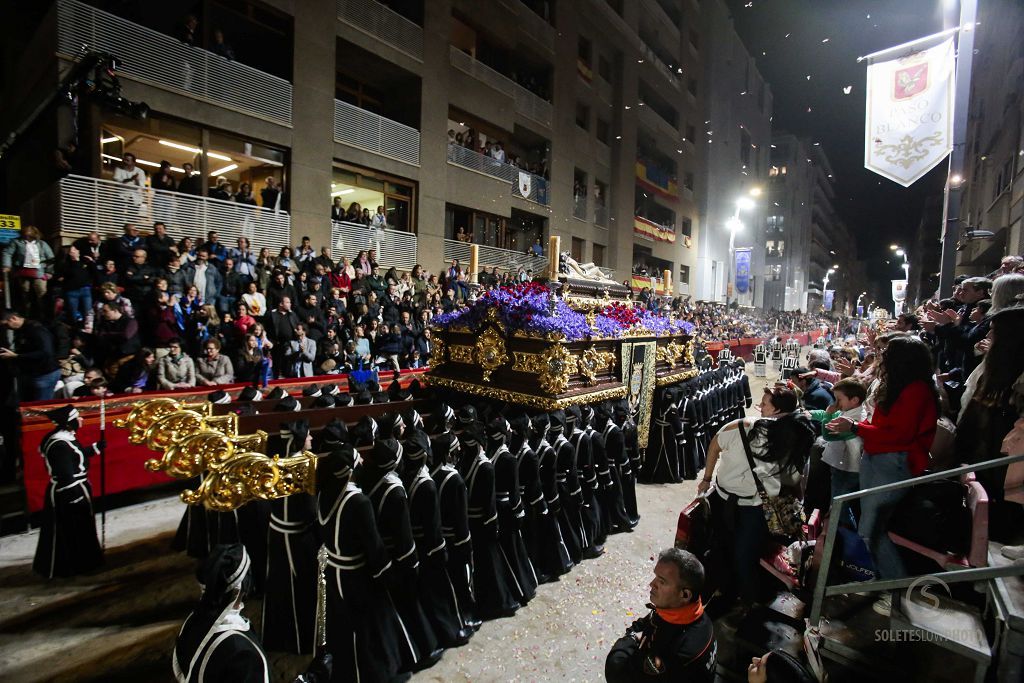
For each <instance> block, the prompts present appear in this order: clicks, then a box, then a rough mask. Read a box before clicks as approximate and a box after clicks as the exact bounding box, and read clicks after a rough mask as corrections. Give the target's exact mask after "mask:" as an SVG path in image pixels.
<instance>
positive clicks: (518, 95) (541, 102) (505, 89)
mask: <svg viewBox="0 0 1024 683" xmlns="http://www.w3.org/2000/svg"><path fill="white" fill-rule="evenodd" d="M527 11H529V10H527ZM449 59H450V61H451V64H452V66H454V67H455V68H456V69H458V70H459V71H462V72H463V73H466V74H468V75H470V76H472V77H473V78H475V79H477V80H478V81H480V82H481V83H484V84H485V85H487V86H489V87H491V88H494V89H495V90H497V91H498V92H500V93H502V94H504V95H508V96H509V97H511V98H512V99H513V101H514V103H515V110H516V112H517V113H519V114H522V115H523V116H526V117H527V118H530V119H533V120H534V121H537V122H538V123H542V124H544V125H545V126H550V125H551V121H552V117H553V114H554V108H553V107H552V106H551V103H550V102H548V101H547V100H545V99H543V98H541V97H539V96H537V95H535V94H534V93H532V92H531V91H529V90H527V89H526V88H524V87H523V86H521V85H519V84H518V83H516V82H515V81H513V80H512V79H511V78H509V77H508V76H506V75H505V74H503V73H500V72H498V71H495V70H494V69H492V68H491V67H489V66H487V65H486V64H484V63H483V62H481V61H478V60H476V59H473V57H471V56H470V55H468V54H466V53H465V52H463V51H462V50H460V49H459V48H457V47H455V46H454V45H452V46H451V48H450V56H449Z"/></svg>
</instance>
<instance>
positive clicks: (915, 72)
mask: <svg viewBox="0 0 1024 683" xmlns="http://www.w3.org/2000/svg"><path fill="white" fill-rule="evenodd" d="M959 4H960V19H959V24H958V25H957V26H955V27H953V28H949V29H947V30H945V31H940V32H939V33H935V34H932V35H929V36H925V37H923V38H919V39H917V40H912V41H910V42H907V43H903V44H901V45H896V46H894V47H891V48H888V49H885V50H880V51H878V52H874V53H872V54H869V55H865V56H863V57H858V58H857V61H858V62H863V61H866V62H868V69H867V113H866V116H865V126H864V166H865V168H867V169H868V170H871V171H874V172H875V173H878V174H879V175H881V176H884V177H886V178H888V179H889V180H892V181H894V182H897V183H899V184H900V185H903V186H904V187H909V186H910V185H912V184H913V183H914V182H916V181H917V180H919V179H920V178H921V177H922V176H924V175H925V174H926V173H928V171H930V170H931V169H933V168H935V167H936V166H937V165H938V164H939V163H941V162H942V161H943V160H944V159H945V158H946V157H947V156H948V157H949V171H948V174H947V178H946V190H945V203H944V209H943V226H942V261H941V270H940V277H939V292H940V296H941V295H942V294H944V293H948V292H949V291H950V287H951V285H952V281H953V275H954V271H955V268H956V243H957V239H958V237H959V222H960V199H961V191H960V190H961V185H962V183H963V172H964V169H963V166H964V152H965V149H964V147H965V144H966V138H967V113H968V108H969V105H970V92H971V66H972V61H973V59H972V58H973V52H974V29H975V18H976V15H977V0H960V3H959ZM947 25H948V24H947ZM883 58H884V59H883Z"/></svg>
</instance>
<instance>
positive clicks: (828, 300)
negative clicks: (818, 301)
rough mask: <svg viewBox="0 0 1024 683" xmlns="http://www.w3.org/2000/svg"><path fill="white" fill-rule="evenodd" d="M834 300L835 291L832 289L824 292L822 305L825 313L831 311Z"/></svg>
mask: <svg viewBox="0 0 1024 683" xmlns="http://www.w3.org/2000/svg"><path fill="white" fill-rule="evenodd" d="M835 299H836V290H834V289H826V290H825V298H824V300H823V301H822V305H823V306H824V307H825V310H826V311H831V310H832V304H833V302H834V301H835Z"/></svg>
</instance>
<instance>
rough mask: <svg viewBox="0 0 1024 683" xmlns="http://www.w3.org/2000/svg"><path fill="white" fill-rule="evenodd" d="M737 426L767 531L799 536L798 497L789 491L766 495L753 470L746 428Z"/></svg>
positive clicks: (800, 529) (774, 533)
mask: <svg viewBox="0 0 1024 683" xmlns="http://www.w3.org/2000/svg"><path fill="white" fill-rule="evenodd" d="M737 426H738V427H739V430H740V439H742V441H743V451H744V453H746V454H747V465H749V466H750V474H751V475H752V476H753V477H754V486H756V487H757V495H759V496H760V497H761V503H762V505H761V509H762V510H763V511H764V519H765V521H766V522H767V523H768V532H769V533H770V534H771V535H772V536H800V535H801V534H802V533H803V527H804V517H803V514H804V511H803V504H802V503H801V501H800V498H799V497H797V496H794V495H792V494H789V493H780V494H779V495H778V496H776V497H775V498H772V497H770V496H769V495H768V492H767V491H765V488H764V484H762V483H761V479H760V478H759V477H758V476H757V472H755V471H754V456H753V454H752V453H751V452H750V439H749V438H748V437H747V430H746V428H745V427H744V426H743V423H742V422H740V423H739V425H737Z"/></svg>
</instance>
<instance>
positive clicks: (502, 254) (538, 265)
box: [444, 240, 548, 275]
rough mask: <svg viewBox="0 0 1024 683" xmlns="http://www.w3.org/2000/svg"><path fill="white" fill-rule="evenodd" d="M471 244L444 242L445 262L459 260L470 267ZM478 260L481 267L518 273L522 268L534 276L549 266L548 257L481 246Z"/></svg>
mask: <svg viewBox="0 0 1024 683" xmlns="http://www.w3.org/2000/svg"><path fill="white" fill-rule="evenodd" d="M469 252H470V243H469V242H461V241H459V240H445V241H444V261H445V263H446V264H447V263H451V261H452V259H458V260H459V264H460V265H462V267H464V268H468V267H469ZM477 258H478V260H479V263H480V267H481V268H483V267H487V268H494V267H497V268H499V269H500V270H511V271H518V270H519V268H520V267H523V268H526V269H527V270H532V271H533V273H534V275H537V274H540V273H543V272H544V270H545V269H546V268H547V265H548V257H547V256H535V255H534V254H533V253H532V252H531V253H526V252H522V251H512V250H511V249H500V248H498V247H488V246H487V245H483V244H481V245H479V251H478V252H477Z"/></svg>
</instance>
